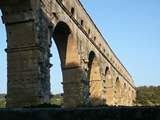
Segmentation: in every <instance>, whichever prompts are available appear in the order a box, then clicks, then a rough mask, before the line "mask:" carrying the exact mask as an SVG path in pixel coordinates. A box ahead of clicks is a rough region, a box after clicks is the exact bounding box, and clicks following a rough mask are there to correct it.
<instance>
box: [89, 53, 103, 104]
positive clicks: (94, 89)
mask: <svg viewBox="0 0 160 120" xmlns="http://www.w3.org/2000/svg"><path fill="white" fill-rule="evenodd" d="M88 59H89V62H88V68H89V71H88V80H89V93H90V96H89V98H90V101H91V103H93V104H94V105H96V104H103V103H102V102H104V101H103V100H102V99H101V92H102V91H101V89H102V81H101V75H100V68H99V64H98V60H97V57H96V55H95V53H94V52H93V51H91V52H90V53H89V57H88Z"/></svg>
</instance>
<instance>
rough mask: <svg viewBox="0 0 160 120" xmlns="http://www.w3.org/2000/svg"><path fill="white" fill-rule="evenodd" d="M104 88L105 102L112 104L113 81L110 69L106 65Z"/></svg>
mask: <svg viewBox="0 0 160 120" xmlns="http://www.w3.org/2000/svg"><path fill="white" fill-rule="evenodd" d="M104 84H105V89H106V94H105V96H106V103H107V104H108V105H112V101H113V81H112V77H111V73H110V69H109V67H108V66H107V67H106V69H105V83H104Z"/></svg>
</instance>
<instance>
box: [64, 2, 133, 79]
mask: <svg viewBox="0 0 160 120" xmlns="http://www.w3.org/2000/svg"><path fill="white" fill-rule="evenodd" d="M61 2H63V0H61ZM68 10H69V12H70V14H71V16H72V17H73V18H74V15H75V8H74V7H73V6H71V7H70V8H68ZM78 23H79V25H81V27H82V28H83V27H84V20H83V19H81V20H80V21H79V22H78ZM86 33H87V35H88V37H89V38H90V34H91V29H90V28H89V29H88V30H87V31H86ZM90 39H91V40H92V41H94V42H95V41H96V39H97V37H96V36H94V37H93V38H90ZM98 47H99V49H100V51H101V52H102V53H104V54H105V55H106V56H107V57H109V53H108V52H107V50H106V49H105V48H104V47H103V48H102V43H99V44H98ZM106 52H107V53H106ZM109 59H110V61H111V63H112V64H113V65H114V66H115V67H116V68H117V69H118V71H120V72H121V73H122V74H124V75H125V76H126V78H127V79H130V77H129V76H128V75H127V73H126V72H124V70H123V69H121V67H120V66H119V65H118V64H117V62H116V60H114V58H112V57H110V58H109Z"/></svg>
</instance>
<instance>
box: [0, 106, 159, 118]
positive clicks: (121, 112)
mask: <svg viewBox="0 0 160 120" xmlns="http://www.w3.org/2000/svg"><path fill="white" fill-rule="evenodd" d="M0 118H1V119H2V120H54V119H55V120H160V107H90V108H17V109H16V108H15V109H9V108H8V109H0Z"/></svg>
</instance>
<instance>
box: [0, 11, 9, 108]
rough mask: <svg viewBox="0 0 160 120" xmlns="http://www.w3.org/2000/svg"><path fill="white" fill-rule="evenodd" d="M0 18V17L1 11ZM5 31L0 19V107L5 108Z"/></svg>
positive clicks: (0, 14)
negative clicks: (0, 96)
mask: <svg viewBox="0 0 160 120" xmlns="http://www.w3.org/2000/svg"><path fill="white" fill-rule="evenodd" d="M0 16H2V13H1V11H0ZM5 31H6V30H5V25H4V24H3V22H2V19H1V18H0V41H1V42H0V74H1V78H0V94H3V95H2V97H3V98H1V99H0V102H1V103H0V107H5V103H6V102H5V95H6V94H7V58H6V53H5V51H4V49H5V48H6V46H7V43H6V39H7V38H6V32H5Z"/></svg>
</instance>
